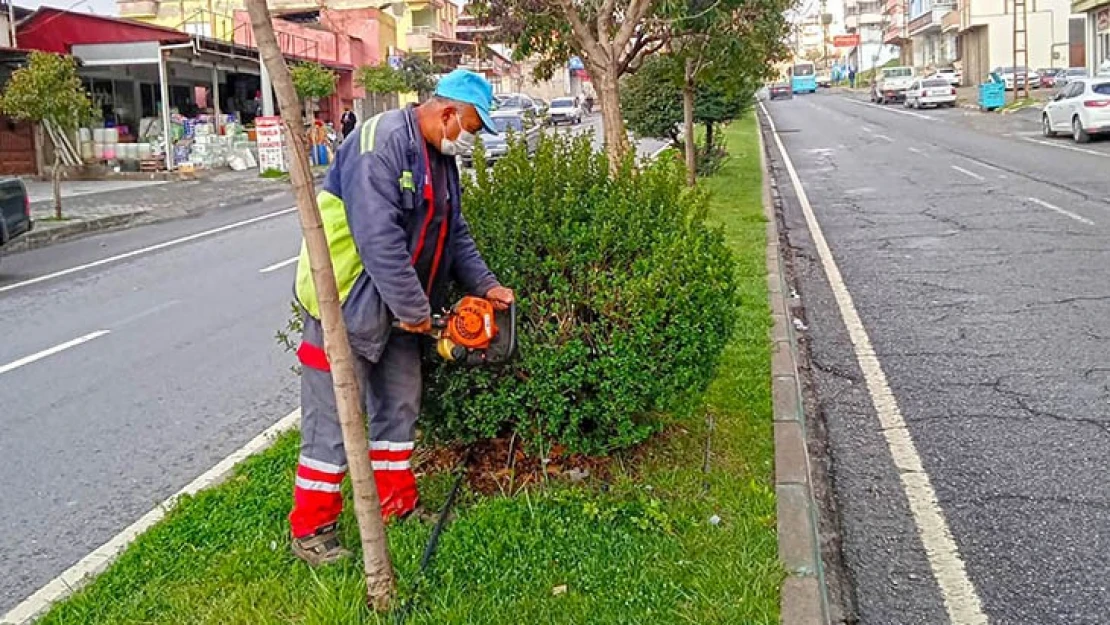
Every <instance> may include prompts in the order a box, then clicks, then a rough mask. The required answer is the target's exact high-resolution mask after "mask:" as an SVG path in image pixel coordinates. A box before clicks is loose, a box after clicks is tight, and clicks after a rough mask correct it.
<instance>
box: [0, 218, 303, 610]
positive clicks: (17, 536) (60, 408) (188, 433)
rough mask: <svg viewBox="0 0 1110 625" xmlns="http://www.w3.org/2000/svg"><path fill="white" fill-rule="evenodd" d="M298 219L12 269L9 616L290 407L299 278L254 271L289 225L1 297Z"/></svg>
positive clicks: (129, 242)
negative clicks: (287, 326) (292, 309)
mask: <svg viewBox="0 0 1110 625" xmlns="http://www.w3.org/2000/svg"><path fill="white" fill-rule="evenodd" d="M290 205H291V201H290V200H289V199H286V200H285V201H284V202H279V203H274V204H271V205H257V204H256V205H253V206H251V207H249V208H243V209H236V210H230V211H226V212H221V213H218V214H211V215H208V216H205V217H203V218H200V219H191V220H182V221H176V222H169V223H164V224H159V225H156V226H150V227H147V228H138V229H135V230H129V231H124V232H118V233H112V234H108V235H104V236H98V237H92V238H87V239H82V240H80V241H75V242H72V243H67V244H62V245H55V246H52V247H48V248H43V249H39V250H34V251H31V252H28V253H24V254H16V255H13V256H9V257H6V258H4V260H3V263H2V264H0V289H8V290H6V291H4V292H0V320H2V321H0V324H2V327H3V331H4V337H5V338H4V341H3V342H2V343H0V405H2V406H4V407H5V409H4V410H3V411H0V458H3V459H4V461H5V465H6V466H7V467H8V470H9V473H8V478H7V479H5V480H3V481H2V482H0V527H3V528H4V530H5V531H4V532H3V533H2V534H0V614H2V613H3V612H5V611H6V610H7V609H8V608H11V607H12V606H14V605H15V604H16V603H18V601H19V600H21V599H22V598H24V597H25V596H26V595H28V594H30V593H31V592H32V591H34V590H35V589H36V588H38V587H40V586H41V585H42V584H44V583H46V582H47V581H49V580H50V579H52V578H53V577H54V576H55V575H57V574H58V573H60V572H61V571H62V570H64V569H65V568H67V567H68V566H70V565H71V564H73V563H74V562H76V561H77V560H79V559H80V558H82V557H83V556H84V555H85V554H87V553H88V552H90V551H92V550H93V549H95V548H96V547H98V546H99V545H101V544H103V543H104V542H105V541H107V540H108V539H109V538H111V537H112V536H113V535H115V534H116V533H117V532H119V531H120V530H121V529H123V527H125V526H127V525H128V524H130V523H131V522H132V521H134V520H135V519H137V518H138V517H140V516H142V515H143V514H144V513H146V512H147V511H148V510H150V509H151V508H153V507H154V506H155V505H156V504H157V503H158V502H160V501H162V500H163V499H165V498H166V497H168V496H169V495H171V494H172V493H174V492H176V491H177V490H178V489H180V488H181V487H182V486H184V485H185V484H186V483H188V482H189V481H191V480H192V479H193V478H194V477H196V476H197V475H199V474H201V473H203V472H204V471H205V470H206V469H208V468H209V467H211V466H212V465H214V464H216V463H217V462H218V461H219V460H220V459H222V458H223V457H225V456H227V455H228V454H229V453H231V452H232V451H234V450H236V449H238V448H239V447H241V446H242V445H243V444H244V443H246V442H247V441H248V440H250V439H251V438H254V437H255V436H256V435H257V434H258V433H259V432H260V431H262V430H263V429H265V428H266V427H268V426H269V425H270V424H272V423H273V422H275V421H276V420H278V419H279V418H281V417H283V416H285V415H286V414H288V413H289V411H290V410H291V409H292V408H293V407H294V406H295V402H296V398H297V396H296V393H295V380H296V378H295V376H294V375H293V374H292V372H291V371H290V365H292V364H293V359H292V357H291V356H290V355H287V354H285V353H284V352H283V351H282V349H281V348H280V347H279V346H278V345H277V343H276V342H275V340H274V333H275V331H276V330H278V329H279V328H281V327H283V325H284V322H285V319H286V318H287V316H288V311H289V306H288V302H289V301H290V300H291V299H292V297H291V290H290V289H291V287H290V284H291V278H292V272H293V271H294V270H293V267H292V266H286V267H283V268H281V269H280V270H276V271H271V272H268V273H265V274H263V273H260V270H261V269H263V268H266V267H267V266H270V265H272V264H274V263H276V262H279V261H282V260H286V259H288V258H290V257H292V256H293V255H294V254H295V252H296V249H297V246H298V244H299V231H298V227H297V222H296V216H295V214H292V213H285V214H281V215H279V216H276V217H273V218H270V219H266V220H263V221H259V222H256V223H253V224H250V225H245V226H242V227H238V228H234V229H231V230H228V231H225V232H222V233H219V234H216V235H212V236H209V237H205V238H200V239H196V240H193V241H189V242H186V243H182V244H180V245H176V246H172V247H168V248H164V249H160V250H156V251H153V252H150V253H143V254H139V255H136V256H133V257H131V258H128V259H125V260H123V261H120V262H116V263H110V264H106V265H102V266H99V267H94V268H91V269H88V270H84V271H78V272H76V273H73V274H71V275H67V276H62V277H58V278H56V279H51V280H46V281H43V282H39V283H37V284H31V285H27V286H15V287H14V288H8V287H11V286H12V285H18V284H20V282H21V281H25V280H27V279H33V278H35V277H38V276H42V275H49V274H50V273H51V272H54V271H59V270H63V269H66V268H69V267H76V266H81V265H83V264H85V263H88V262H93V261H95V260H99V259H102V258H107V257H111V256H113V255H116V254H119V253H123V252H129V251H133V250H140V249H143V248H145V247H148V246H150V245H153V244H158V243H162V242H166V241H172V240H176V239H178V238H180V237H183V236H188V235H192V234H195V233H200V232H206V231H209V230H211V229H213V228H217V227H221V226H225V225H228V224H232V223H235V222H237V221H240V220H243V219H248V218H253V217H257V216H260V215H265V214H270V213H273V212H275V211H279V210H281V209H286V208H288V207H290ZM81 340H84V342H82V343H79V344H73V343H74V342H75V341H81ZM66 346H68V347H66ZM59 348H61V350H60V351H57V352H56V353H50V350H53V349H59ZM35 357H38V358H39V359H37V360H33V361H30V362H28V361H27V360H28V359H31V358H35ZM21 362H22V363H24V364H20V363H21Z"/></svg>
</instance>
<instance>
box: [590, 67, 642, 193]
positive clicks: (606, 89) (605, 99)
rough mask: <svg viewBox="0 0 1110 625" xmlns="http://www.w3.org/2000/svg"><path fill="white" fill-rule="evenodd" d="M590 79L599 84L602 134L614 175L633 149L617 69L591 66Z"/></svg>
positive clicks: (598, 93) (598, 94) (610, 168)
mask: <svg viewBox="0 0 1110 625" xmlns="http://www.w3.org/2000/svg"><path fill="white" fill-rule="evenodd" d="M590 77H591V78H592V79H593V80H594V82H596V83H597V84H598V88H597V89H596V91H597V100H598V105H599V106H601V124H602V132H603V134H604V136H605V151H606V154H607V155H608V157H609V171H610V172H611V173H613V174H615V173H617V171H619V170H620V166H621V162H622V161H623V160H624V157H625V156H626V155H627V154H628V152H629V151H630V150H631V149H632V146H631V145H630V144H629V143H628V132H627V131H626V130H625V126H624V115H623V114H622V113H621V96H620V85H619V83H618V80H619V78H618V77H617V67H616V66H615V64H614V65H613V66H611V67H610V66H607V65H605V64H602V63H592V64H591V65H590Z"/></svg>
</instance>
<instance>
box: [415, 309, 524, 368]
mask: <svg viewBox="0 0 1110 625" xmlns="http://www.w3.org/2000/svg"><path fill="white" fill-rule="evenodd" d="M394 326H397V324H396V323H395V324H394ZM428 336H430V337H432V339H433V340H434V341H435V345H436V353H437V354H439V355H440V357H441V358H443V359H444V360H446V361H448V362H457V363H460V364H464V365H470V366H478V365H500V364H504V363H506V362H508V361H509V360H512V358H513V357H514V356H515V355H516V303H515V302H514V303H512V304H510V305H509V308H508V310H504V311H499V310H495V309H494V307H493V304H492V303H491V302H490V301H489V300H487V299H485V298H482V297H475V296H473V295H468V296H466V297H464V298H462V299H460V300H459V301H458V302H456V303H455V305H454V306H452V307H451V309H450V310H448V311H446V312H444V313H443V314H441V315H432V329H431V331H430V332H428Z"/></svg>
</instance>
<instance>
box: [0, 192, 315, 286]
mask: <svg viewBox="0 0 1110 625" xmlns="http://www.w3.org/2000/svg"><path fill="white" fill-rule="evenodd" d="M296 210H297V209H296V208H286V209H283V210H279V211H275V212H272V213H266V214H265V215H259V216H257V217H251V218H250V219H244V220H242V221H237V222H235V223H232V224H227V225H226V226H220V227H219V228H212V229H211V230H205V231H204V232H197V233H194V234H190V235H188V236H184V237H181V238H178V239H173V240H170V241H165V242H162V243H158V244H156V245H150V246H147V247H144V248H140V249H137V250H131V251H130V252H124V253H122V254H116V255H115V256H109V257H107V258H101V259H100V260H95V261H93V262H91V263H85V264H84V265H78V266H76V267H70V268H69V269H62V270H61V271H55V272H54V273H48V274H46V275H42V276H39V277H37V278H31V279H30V280H24V281H23V282H16V283H14V284H8V285H6V286H0V293H3V292H5V291H11V290H14V289H18V288H20V287H25V286H31V285H32V284H38V283H40V282H46V281H47V280H53V279H55V278H61V277H62V276H68V275H70V274H74V273H77V272H78V271H84V270H86V269H92V268H94V267H100V266H101V265H108V264H110V263H117V262H119V261H121V260H127V259H128V258H134V257H135V256H140V255H142V254H149V253H150V252H157V251H158V250H164V249H166V248H167V247H174V246H175V245H181V244H182V243H188V242H189V241H196V240H197V239H203V238H206V237H210V236H212V235H216V234H220V233H221V232H227V231H228V230H234V229H236V228H242V227H243V226H249V225H251V224H255V223H258V222H260V221H265V220H267V219H273V218H274V217H281V216H282V215H288V214H289V213H292V212H294V211H296Z"/></svg>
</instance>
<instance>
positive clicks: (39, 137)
mask: <svg viewBox="0 0 1110 625" xmlns="http://www.w3.org/2000/svg"><path fill="white" fill-rule="evenodd" d="M42 124H43V122H35V123H34V124H33V127H34V130H35V173H36V174H37V175H38V176H39V178H40V179H41V178H42V177H44V176H46V133H45V132H43V129H42Z"/></svg>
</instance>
